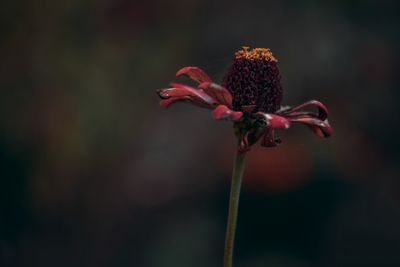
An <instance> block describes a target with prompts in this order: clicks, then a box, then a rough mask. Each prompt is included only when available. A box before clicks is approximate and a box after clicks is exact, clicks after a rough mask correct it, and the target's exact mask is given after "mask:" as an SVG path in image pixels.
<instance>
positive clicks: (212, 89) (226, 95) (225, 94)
mask: <svg viewBox="0 0 400 267" xmlns="http://www.w3.org/2000/svg"><path fill="white" fill-rule="evenodd" d="M199 88H200V89H203V90H204V92H206V93H207V94H208V95H210V96H212V97H214V98H215V99H216V100H217V101H218V103H220V104H222V105H225V106H228V107H230V108H231V107H232V95H231V93H230V92H229V91H228V90H227V89H226V88H224V87H222V86H220V85H218V84H216V83H211V82H204V83H202V84H200V85H199Z"/></svg>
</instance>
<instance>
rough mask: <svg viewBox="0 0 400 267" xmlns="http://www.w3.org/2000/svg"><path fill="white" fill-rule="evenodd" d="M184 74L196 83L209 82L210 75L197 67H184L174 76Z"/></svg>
mask: <svg viewBox="0 0 400 267" xmlns="http://www.w3.org/2000/svg"><path fill="white" fill-rule="evenodd" d="M181 75H186V76H188V77H189V78H191V79H192V80H195V81H196V82H198V83H204V82H211V79H210V77H208V75H207V74H206V73H205V72H204V71H203V70H202V69H200V68H198V67H184V68H182V69H180V70H178V72H177V73H176V76H177V77H178V76H181Z"/></svg>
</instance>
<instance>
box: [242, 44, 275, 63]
mask: <svg viewBox="0 0 400 267" xmlns="http://www.w3.org/2000/svg"><path fill="white" fill-rule="evenodd" d="M235 59H246V60H265V61H275V62H278V60H277V59H276V58H275V57H274V56H273V55H272V52H271V50H270V49H269V48H254V49H250V47H248V46H243V47H242V49H240V50H238V51H237V52H236V53H235Z"/></svg>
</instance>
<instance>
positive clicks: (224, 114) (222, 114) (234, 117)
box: [213, 105, 243, 121]
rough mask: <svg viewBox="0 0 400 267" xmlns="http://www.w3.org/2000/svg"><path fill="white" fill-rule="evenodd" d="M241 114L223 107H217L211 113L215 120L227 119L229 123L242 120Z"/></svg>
mask: <svg viewBox="0 0 400 267" xmlns="http://www.w3.org/2000/svg"><path fill="white" fill-rule="evenodd" d="M242 116H243V113H242V112H240V111H233V110H231V109H229V108H228V107H227V106H225V105H219V106H218V107H217V108H216V109H214V111H213V117H214V119H216V120H222V119H227V120H231V121H238V120H240V119H241V118H242Z"/></svg>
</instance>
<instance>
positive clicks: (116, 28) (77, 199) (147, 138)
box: [0, 0, 400, 267]
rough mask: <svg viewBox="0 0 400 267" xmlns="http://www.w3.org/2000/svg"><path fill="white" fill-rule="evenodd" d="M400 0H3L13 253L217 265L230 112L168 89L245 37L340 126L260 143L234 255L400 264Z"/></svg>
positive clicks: (71, 261) (3, 134)
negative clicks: (326, 133) (162, 91)
mask: <svg viewBox="0 0 400 267" xmlns="http://www.w3.org/2000/svg"><path fill="white" fill-rule="evenodd" d="M396 3H398V1H354V0H352V1H350V0H349V1H345V0H342V1H311V0H309V1H248V2H244V1H243V2H237V1H211V0H210V1H196V0H175V1H154V0H147V1H127V0H113V1H112V0H101V1H78V0H75V1H74V0H64V1H52V0H48V1H43V0H38V1H30V0H29V1H28V0H26V1H2V2H1V4H0V33H1V34H0V92H1V93H0V111H1V113H0V114H1V117H0V170H1V172H0V175H1V178H0V266H43V267H47V266H96V267H97V266H100V267H101V266H116V267H119V266H134V267H136V266H139V267H142V266H143V267H153V266H154V267H159V266H160V267H161V266H178V267H180V266H182V267H186V266H191V267H196V266H199V267H200V266H201V267H204V266H221V265H222V252H223V242H224V234H225V223H226V215H227V205H228V192H229V179H230V173H231V167H232V162H233V155H234V151H235V140H234V137H233V132H232V128H231V125H230V123H227V122H215V121H214V120H213V119H212V118H211V114H210V112H209V111H207V110H203V109H198V108H196V107H193V106H190V105H185V104H181V105H176V106H173V107H172V108H171V109H169V110H167V111H166V110H163V109H162V108H161V107H159V105H158V98H157V96H156V94H155V90H156V89H159V88H165V87H167V86H168V83H169V82H171V81H174V80H176V79H175V78H174V74H175V72H176V70H177V69H179V68H181V67H183V66H187V65H194V66H199V67H202V68H203V69H205V70H206V71H207V72H208V73H209V74H210V76H211V77H213V79H214V80H215V81H220V80H221V78H222V76H223V74H224V71H225V70H226V68H227V67H228V66H229V64H230V63H231V61H232V59H233V54H234V52H235V51H236V50H237V49H239V48H240V47H241V46H243V45H247V46H252V47H269V48H271V50H272V51H273V53H274V55H275V56H276V57H277V58H278V60H279V67H280V70H281V73H282V76H283V86H284V90H285V96H284V104H285V105H295V104H299V103H302V102H304V101H306V100H310V99H318V100H320V101H322V102H324V103H325V104H326V105H327V106H328V107H329V110H330V122H331V124H332V125H333V127H334V131H335V132H334V136H333V137H332V138H331V139H327V140H323V139H318V138H315V137H314V135H313V134H312V133H311V131H309V130H308V129H307V128H305V127H303V126H297V125H296V126H294V127H293V128H292V129H290V131H287V132H280V137H281V138H282V139H283V140H284V143H283V144H282V145H281V146H280V147H278V148H274V149H263V148H254V149H253V150H252V151H251V152H250V153H249V156H248V161H247V169H246V173H245V179H244V184H243V193H242V198H241V206H240V212H239V225H238V234H237V244H236V250H235V253H236V258H235V263H236V265H235V266H237V267H239V266H246V267H261V266H268V267H286V266H290V267H292V266H301V267H303V266H321V267H324V266H327V267H329V266H400V195H399V193H400V182H399V166H398V165H397V162H398V158H399V147H400V146H399V129H400V127H399V114H400V112H399V105H398V100H399V57H400V52H399V51H400V50H399V47H400V46H399V45H400V30H399V29H400V15H399V14H400V13H399V7H400V5H399V4H396ZM177 80H179V81H183V82H188V80H186V79H181V78H180V79H177Z"/></svg>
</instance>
